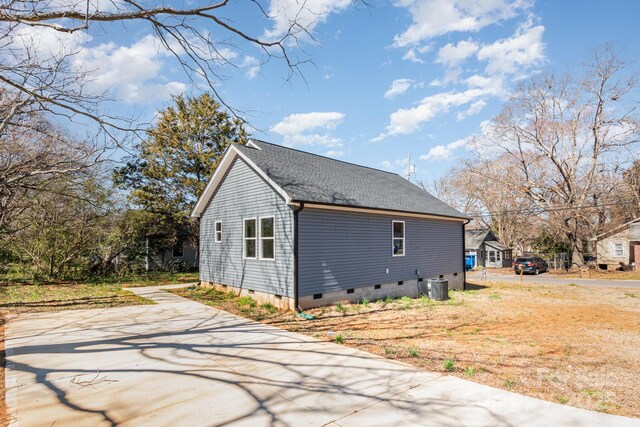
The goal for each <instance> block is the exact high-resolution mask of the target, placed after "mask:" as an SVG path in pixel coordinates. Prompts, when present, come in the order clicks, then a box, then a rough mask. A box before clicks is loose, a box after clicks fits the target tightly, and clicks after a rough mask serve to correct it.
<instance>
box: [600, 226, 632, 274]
mask: <svg viewBox="0 0 640 427" xmlns="http://www.w3.org/2000/svg"><path fill="white" fill-rule="evenodd" d="M591 240H592V241H595V243H596V245H595V246H596V259H597V261H596V262H597V264H598V267H599V268H601V269H603V270H616V269H618V268H620V267H622V266H634V267H635V269H636V270H637V269H638V266H637V262H638V261H640V218H636V219H634V220H632V221H629V222H627V223H625V224H622V225H619V226H618V227H616V228H614V229H612V230H609V231H608V232H606V233H602V234H600V235H599V236H596V237H594V238H593V239H591Z"/></svg>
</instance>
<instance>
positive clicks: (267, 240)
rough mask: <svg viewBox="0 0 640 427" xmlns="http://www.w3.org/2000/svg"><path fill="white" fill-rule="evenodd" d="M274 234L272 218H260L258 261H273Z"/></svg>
mask: <svg viewBox="0 0 640 427" xmlns="http://www.w3.org/2000/svg"><path fill="white" fill-rule="evenodd" d="M275 233H276V231H275V223H274V219H273V217H272V216H269V217H263V218H260V259H269V260H273V259H275V252H276V251H275Z"/></svg>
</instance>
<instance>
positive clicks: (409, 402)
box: [6, 288, 640, 427]
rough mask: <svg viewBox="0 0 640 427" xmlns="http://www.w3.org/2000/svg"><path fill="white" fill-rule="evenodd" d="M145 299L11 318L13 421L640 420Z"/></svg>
mask: <svg viewBox="0 0 640 427" xmlns="http://www.w3.org/2000/svg"><path fill="white" fill-rule="evenodd" d="M134 291H135V292H136V293H138V294H140V295H142V296H144V297H147V298H150V299H153V300H155V301H157V302H158V304H157V305H154V306H137V307H123V308H112V309H97V310H86V311H67V312H59V313H43V314H28V315H19V316H17V317H15V318H13V319H11V320H10V321H9V322H8V324H7V328H6V336H7V340H6V349H7V357H8V366H7V376H6V378H7V404H8V406H9V411H10V413H11V415H12V416H13V417H14V420H15V421H14V425H20V426H51V425H54V424H55V425H56V426H84V425H86V426H98V425H132V426H133V425H135V426H165V425H166V426H201V425H203V426H204V425H206V426H252V427H253V426H296V427H298V426H367V427H372V426H385V427H386V426H395V425H402V426H410V425H428V426H444V425H451V426H454V425H455V426H458V425H468V426H549V425H553V426H581V425H584V426H587V425H588V426H594V425H601V426H631V425H635V426H638V425H640V420H638V419H631V418H623V417H615V416H610V415H605V414H601V413H596V412H590V411H586V410H582V409H576V408H572V407H568V406H562V405H557V404H554V403H549V402H544V401H540V400H537V399H533V398H529V397H524V396H521V395H517V394H514V393H510V392H507V391H503V390H498V389H494V388H491V387H487V386H483V385H479V384H475V383H472V382H468V381H464V380H461V379H458V378H455V377H449V376H442V375H439V374H436V373H431V372H426V371H422V370H419V369H416V368H413V367H411V366H407V365H404V364H402V363H397V362H394V361H390V360H386V359H382V358H379V357H376V356H374V355H371V354H369V353H365V352H361V351H357V350H354V349H351V348H348V347H345V346H341V345H337V344H333V343H328V342H320V341H317V340H314V339H313V338H310V337H307V336H304V335H298V334H295V333H291V332H286V331H283V330H280V329H277V328H273V327H269V326H265V325H263V324H260V323H256V322H253V321H249V320H247V319H243V318H240V317H236V316H233V315H230V314H228V313H225V312H222V311H218V310H215V309H211V308H208V307H206V306H204V305H201V304H198V303H196V302H192V301H189V300H186V299H183V298H180V297H177V296H174V295H172V294H168V293H166V292H162V291H159V290H158V289H157V288H138V289H135V290H134Z"/></svg>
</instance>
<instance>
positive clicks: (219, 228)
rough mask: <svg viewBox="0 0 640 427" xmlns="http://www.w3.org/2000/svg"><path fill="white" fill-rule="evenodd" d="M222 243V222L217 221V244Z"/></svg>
mask: <svg viewBox="0 0 640 427" xmlns="http://www.w3.org/2000/svg"><path fill="white" fill-rule="evenodd" d="M221 242H222V221H216V243H221Z"/></svg>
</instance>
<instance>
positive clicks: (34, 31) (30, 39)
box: [2, 24, 91, 64]
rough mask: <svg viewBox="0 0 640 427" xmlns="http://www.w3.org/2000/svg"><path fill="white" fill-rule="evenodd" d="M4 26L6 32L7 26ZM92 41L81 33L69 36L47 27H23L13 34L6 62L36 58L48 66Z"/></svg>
mask: <svg viewBox="0 0 640 427" xmlns="http://www.w3.org/2000/svg"><path fill="white" fill-rule="evenodd" d="M2 26H3V28H5V31H6V25H5V24H2ZM90 41H91V36H89V35H88V34H86V33H83V32H80V31H79V32H75V33H71V34H69V33H63V32H60V31H55V30H52V29H50V28H46V27H31V26H24V25H23V26H20V27H18V28H16V29H15V31H14V32H12V37H11V44H10V45H9V47H10V54H7V55H6V58H5V60H7V61H8V62H10V63H15V62H17V61H20V60H26V59H29V58H33V57H34V56H35V57H36V58H37V61H38V62H39V63H41V64H42V63H45V64H46V63H47V62H48V61H52V62H54V61H56V60H57V59H61V58H63V57H64V56H66V55H72V54H75V53H77V52H78V51H79V50H80V48H82V46H84V45H85V44H86V43H88V42H90ZM3 52H7V53H9V49H7V50H4V49H3Z"/></svg>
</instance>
